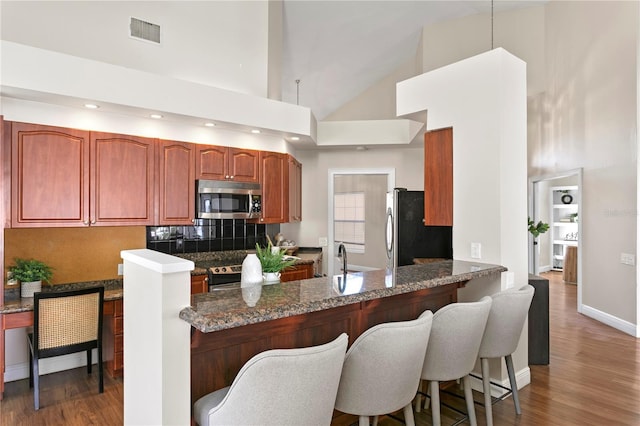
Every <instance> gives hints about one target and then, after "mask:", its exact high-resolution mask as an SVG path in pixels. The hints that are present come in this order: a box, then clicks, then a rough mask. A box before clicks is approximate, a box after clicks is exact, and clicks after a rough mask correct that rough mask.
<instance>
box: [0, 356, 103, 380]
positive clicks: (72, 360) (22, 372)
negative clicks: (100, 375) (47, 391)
mask: <svg viewBox="0 0 640 426" xmlns="http://www.w3.org/2000/svg"><path fill="white" fill-rule="evenodd" d="M97 360H98V353H97V350H96V349H94V350H93V357H92V361H93V363H94V364H96V363H97ZM86 365H87V355H86V353H85V352H78V353H75V354H70V355H62V356H58V357H55V358H46V359H42V360H40V375H41V376H42V375H45V374H49V373H57V372H58V371H64V370H71V369H72V368H78V367H84V366H86ZM27 378H29V362H28V361H27V362H21V363H19V364H12V365H7V366H6V368H5V372H4V381H5V382H14V381H16V380H22V379H27Z"/></svg>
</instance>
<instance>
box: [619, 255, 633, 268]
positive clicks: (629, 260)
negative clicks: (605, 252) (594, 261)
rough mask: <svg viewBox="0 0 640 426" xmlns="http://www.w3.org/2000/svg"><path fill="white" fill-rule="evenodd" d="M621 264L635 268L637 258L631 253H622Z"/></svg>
mask: <svg viewBox="0 0 640 426" xmlns="http://www.w3.org/2000/svg"><path fill="white" fill-rule="evenodd" d="M620 263H622V264H623V265H631V266H633V265H635V264H636V257H635V256H634V255H632V254H630V253H620Z"/></svg>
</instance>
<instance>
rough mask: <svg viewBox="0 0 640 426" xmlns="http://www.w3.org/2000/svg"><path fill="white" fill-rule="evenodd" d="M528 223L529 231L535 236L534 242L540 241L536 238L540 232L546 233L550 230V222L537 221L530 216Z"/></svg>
mask: <svg viewBox="0 0 640 426" xmlns="http://www.w3.org/2000/svg"><path fill="white" fill-rule="evenodd" d="M527 225H528V227H527V229H529V232H530V233H531V235H533V238H534V240H533V244H537V243H538V242H537V241H536V240H535V239H536V238H538V236H539V235H540V234H544V233H545V232H547V231H548V230H549V224H548V223H544V222H542V221H539V222H538V223H535V222H534V221H533V220H532V219H531V218H530V217H528V218H527Z"/></svg>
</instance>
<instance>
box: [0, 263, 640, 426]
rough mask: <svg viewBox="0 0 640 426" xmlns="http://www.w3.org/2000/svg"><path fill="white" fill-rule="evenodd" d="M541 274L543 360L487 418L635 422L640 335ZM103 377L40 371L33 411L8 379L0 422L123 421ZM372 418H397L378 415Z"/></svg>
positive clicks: (26, 395) (18, 385)
mask: <svg viewBox="0 0 640 426" xmlns="http://www.w3.org/2000/svg"><path fill="white" fill-rule="evenodd" d="M545 275H546V276H547V277H548V278H549V279H550V324H551V360H550V365H548V366H539V365H532V366H531V385H529V386H527V387H525V388H523V389H521V390H520V402H521V405H522V412H523V413H522V415H521V416H516V415H515V413H514V410H513V403H512V400H511V399H510V398H509V399H507V400H505V401H503V402H500V403H498V404H496V405H494V406H493V410H494V423H495V424H496V425H518V426H527V425H531V426H540V425H593V426H603V425H640V340H637V339H635V338H634V337H632V336H629V335H627V334H624V333H622V332H620V331H617V330H615V329H613V328H611V327H608V326H605V325H603V324H601V323H599V322H597V321H594V320H592V319H590V318H587V317H585V316H583V315H580V314H578V313H577V312H576V287H575V286H573V285H568V284H564V282H563V281H562V275H561V274H560V273H548V274H545ZM94 375H95V373H94ZM105 379H106V380H105V389H104V390H105V392H104V394H98V393H97V388H98V386H97V379H96V378H95V377H87V376H86V374H85V370H84V369H76V370H71V371H65V372H60V373H55V374H50V375H47V376H44V377H43V378H42V381H41V397H40V398H41V399H40V404H41V407H42V408H41V409H40V410H39V411H37V412H35V411H34V410H33V397H32V393H31V392H30V391H29V387H28V384H27V381H26V380H20V381H16V382H10V383H7V385H6V392H5V399H4V400H3V401H1V402H0V424H1V425H70V426H75V425H78V426H81V425H82V426H84V425H120V424H123V402H122V401H123V384H122V380H113V379H110V378H108V376H105ZM476 397H478V399H479V400H480V399H481V397H482V396H481V394H478V395H476ZM443 399H447V398H446V397H443ZM452 401H453V402H454V403H456V404H458V405H459V404H460V401H457V400H452ZM442 414H443V425H444V426H446V425H451V424H453V423H454V422H455V419H456V415H455V413H453V412H451V411H448V410H447V409H446V408H445V409H443V411H442ZM476 415H477V417H478V424H479V425H484V424H485V421H484V410H483V408H482V407H480V406H478V407H477V408H476ZM354 422H356V420H355V418H353V417H349V416H340V417H338V418H336V419H335V421H334V425H336V426H341V425H350V424H353V423H354ZM416 423H417V424H418V425H419V426H422V425H430V424H431V417H430V412H426V413H418V414H416ZM379 424H380V425H382V426H385V425H387V426H395V425H400V424H402V423H401V422H399V421H396V420H394V419H392V418H390V417H383V418H381V419H380V423H379ZM465 424H467V423H465Z"/></svg>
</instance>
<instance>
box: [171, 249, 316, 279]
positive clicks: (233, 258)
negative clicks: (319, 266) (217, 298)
mask: <svg viewBox="0 0 640 426" xmlns="http://www.w3.org/2000/svg"><path fill="white" fill-rule="evenodd" d="M248 253H255V250H231V251H218V252H216V251H212V252H204V253H185V254H180V255H177V257H181V258H183V259H188V260H191V261H193V263H194V264H195V268H194V269H193V271H191V275H206V274H207V269H209V268H211V267H216V266H229V265H242V261H243V260H244V258H245V257H246V256H247V254H248ZM174 256H175V255H174ZM296 257H300V258H299V259H297V260H296V263H295V264H296V265H303V264H308V263H313V262H314V260H315V258H316V257H317V255H316V256H311V255H308V254H305V255H304V256H296Z"/></svg>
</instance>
